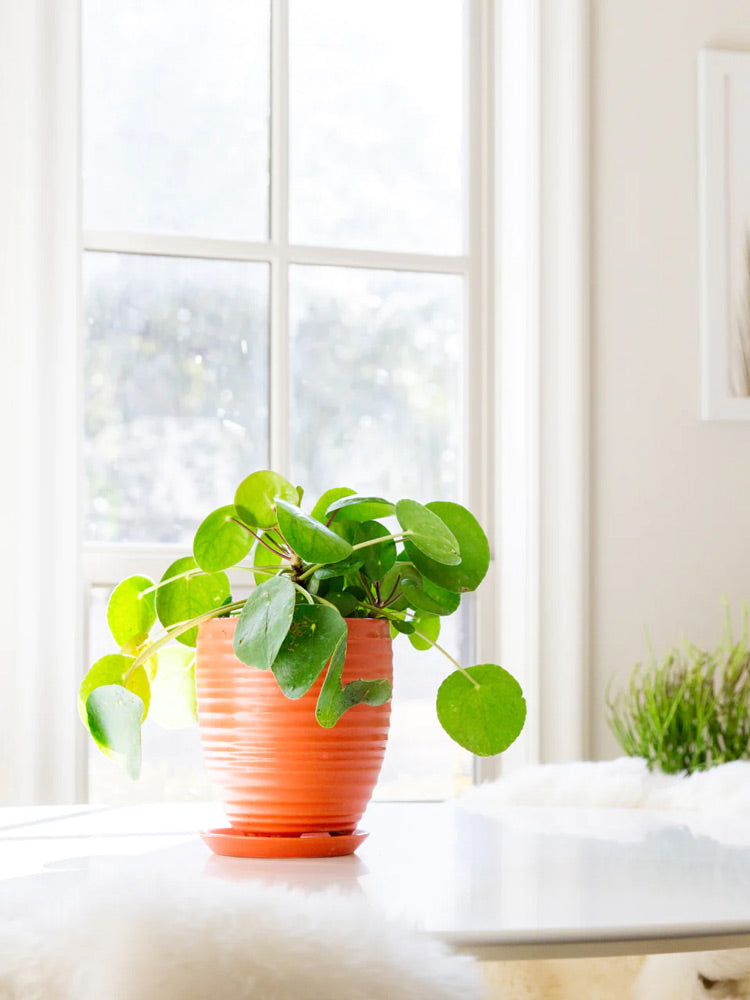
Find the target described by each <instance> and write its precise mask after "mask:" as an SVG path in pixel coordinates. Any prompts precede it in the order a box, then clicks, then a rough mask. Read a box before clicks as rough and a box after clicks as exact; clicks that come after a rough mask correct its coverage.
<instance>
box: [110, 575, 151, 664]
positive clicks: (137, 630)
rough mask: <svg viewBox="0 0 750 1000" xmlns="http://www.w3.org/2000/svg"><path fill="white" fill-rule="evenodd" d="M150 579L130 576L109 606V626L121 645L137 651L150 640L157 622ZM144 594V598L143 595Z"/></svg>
mask: <svg viewBox="0 0 750 1000" xmlns="http://www.w3.org/2000/svg"><path fill="white" fill-rule="evenodd" d="M153 585H154V583H153V580H149V578H148V577H147V576H129V577H128V578H127V580H123V581H122V583H118V585H117V586H116V587H115V589H114V590H113V591H112V595H111V597H110V599H109V603H108V604H107V624H108V625H109V630H110V632H111V633H112V636H113V637H114V640H115V642H116V643H117V645H118V646H119V647H120V648H121V649H122V648H123V647H129V648H130V647H134V648H137V647H138V646H140V645H141V643H142V642H145V640H146V639H147V638H148V634H149V632H150V631H151V629H152V627H153V625H154V622H155V621H156V611H155V610H154V592H153V590H151V592H150V593H148V594H143V591H144V590H149V589H150V588H151V587H153ZM141 595H142V596H141Z"/></svg>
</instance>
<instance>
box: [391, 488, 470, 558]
mask: <svg viewBox="0 0 750 1000" xmlns="http://www.w3.org/2000/svg"><path fill="white" fill-rule="evenodd" d="M396 517H397V518H398V523H399V524H400V525H401V527H402V528H403V529H404V531H405V532H406V533H407V534H408V536H409V537H408V540H409V541H410V542H411V543H412V545H414V546H416V548H418V549H419V551H420V552H422V553H424V555H426V556H427V557H428V558H430V559H434V560H435V561H436V562H439V563H442V564H443V565H445V566H457V565H458V564H459V563H460V562H461V552H460V550H459V547H458V541H457V539H456V536H455V535H454V534H453V532H452V531H451V530H450V528H448V527H447V525H446V524H444V523H443V521H441V519H440V518H439V517H438V515H437V514H435V513H433V512H432V511H431V510H428V509H427V508H426V507H423V506H422V504H421V503H417V501H416V500H399V502H398V503H397V504H396Z"/></svg>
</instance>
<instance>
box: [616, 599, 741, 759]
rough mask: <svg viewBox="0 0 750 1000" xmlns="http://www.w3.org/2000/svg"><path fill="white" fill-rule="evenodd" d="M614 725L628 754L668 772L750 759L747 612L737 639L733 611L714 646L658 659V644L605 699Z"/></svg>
mask: <svg viewBox="0 0 750 1000" xmlns="http://www.w3.org/2000/svg"><path fill="white" fill-rule="evenodd" d="M607 714H608V722H609V725H610V727H611V729H612V731H613V733H614V734H615V737H616V738H617V740H618V742H619V744H620V746H621V747H622V749H623V750H624V751H625V753H626V754H628V755H629V756H633V757H643V758H644V759H645V760H646V762H647V764H648V767H649V769H650V770H653V769H654V768H655V767H656V768H659V769H660V770H662V771H664V772H665V773H666V774H677V773H683V772H684V773H687V774H691V773H692V772H694V771H703V770H706V769H707V768H709V767H713V766H715V765H716V764H723V763H726V762H727V761H731V760H744V759H747V758H750V651H748V645H747V609H744V610H743V629H742V636H741V638H740V639H739V640H738V641H735V640H734V639H733V637H732V627H731V621H730V616H729V610H728V609H727V617H726V624H725V627H724V632H723V635H722V637H721V639H720V641H719V644H718V646H717V647H716V649H715V650H704V649H699V648H698V647H697V646H695V645H693V644H692V643H689V642H686V643H684V644H683V645H682V646H676V647H674V648H673V649H670V650H668V651H667V653H666V654H665V655H664V656H663V657H662V659H661V660H657V658H656V656H655V655H654V652H653V650H652V649H649V658H648V660H647V661H646V663H645V664H642V663H637V664H636V665H635V667H634V668H633V671H632V673H631V675H630V678H629V682H628V684H627V686H626V687H625V688H624V689H622V690H620V691H619V692H617V693H616V694H615V695H614V696H610V695H608V696H607Z"/></svg>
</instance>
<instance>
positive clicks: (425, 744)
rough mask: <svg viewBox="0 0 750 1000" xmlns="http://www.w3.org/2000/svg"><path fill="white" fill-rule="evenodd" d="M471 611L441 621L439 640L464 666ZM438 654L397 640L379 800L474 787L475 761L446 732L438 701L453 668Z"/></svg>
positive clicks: (431, 795) (432, 795)
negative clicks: (391, 701) (437, 711)
mask: <svg viewBox="0 0 750 1000" xmlns="http://www.w3.org/2000/svg"><path fill="white" fill-rule="evenodd" d="M470 619H471V608H470V605H469V604H468V603H467V600H466V597H464V600H463V602H462V605H461V608H460V609H459V610H458V611H457V612H456V613H455V614H453V615H451V617H450V618H444V619H443V620H442V626H441V630H440V637H439V639H438V642H439V643H440V645H441V646H442V647H443V648H444V649H445V650H447V651H448V652H449V653H450V654H451V656H453V657H455V658H456V659H458V660H459V662H461V663H463V664H464V665H469V664H470V663H471V662H473V661H472V654H471V645H470V636H469V632H470V628H469V624H470ZM454 669H455V668H454V666H453V664H452V663H451V662H450V660H448V659H447V658H446V657H445V656H443V654H442V653H439V652H438V651H437V650H434V649H432V650H427V651H424V652H420V651H419V650H416V649H414V647H413V646H412V645H411V643H410V642H409V640H408V639H407V637H406V636H405V635H399V636H396V638H395V639H394V640H393V708H392V713H391V731H390V734H389V736H388V747H387V749H386V753H385V760H384V762H383V770H382V772H381V774H380V780H379V781H378V787H377V789H376V790H375V796H374V797H375V798H376V799H444V798H450V797H451V796H453V795H456V794H458V793H459V792H460V791H462V790H463V789H465V788H466V787H467V786H468V785H470V784H471V780H472V757H471V754H470V753H468V751H466V750H462V749H461V748H460V747H459V746H457V745H456V744H455V743H454V742H453V740H452V739H450V737H449V736H448V735H447V733H446V732H445V731H444V730H443V728H442V726H441V725H440V723H439V722H438V720H437V713H436V710H435V699H436V697H437V690H438V688H439V687H440V684H441V682H442V681H443V680H445V678H446V677H447V676H448V674H450V673H452V672H453V670H454Z"/></svg>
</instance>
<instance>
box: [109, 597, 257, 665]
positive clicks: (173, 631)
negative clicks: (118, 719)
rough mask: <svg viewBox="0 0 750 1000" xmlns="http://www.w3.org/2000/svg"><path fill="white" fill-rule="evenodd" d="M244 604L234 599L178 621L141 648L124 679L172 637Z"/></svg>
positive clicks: (237, 609) (236, 609) (235, 609)
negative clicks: (188, 618)
mask: <svg viewBox="0 0 750 1000" xmlns="http://www.w3.org/2000/svg"><path fill="white" fill-rule="evenodd" d="M244 606H245V601H244V600H243V601H233V602H232V603H231V604H222V605H220V606H219V607H218V608H213V609H212V610H211V611H205V612H204V613H203V614H202V615H196V617H195V618H191V619H190V620H189V621H185V622H178V623H177V624H176V625H174V626H172V627H171V628H169V629H167V631H166V632H165V633H164V635H162V636H160V637H159V638H158V639H155V640H154V641H153V642H152V643H150V644H149V645H148V646H146V647H145V648H144V649H142V650H141V652H140V653H139V654H138V656H136V658H135V659H134V660H133V662H132V663H131V664H130V666H129V667H128V669H127V670H126V671H125V674H124V675H123V680H127V679H128V678H129V677H130V675H131V674H133V673H134V672H135V671H136V670H137V669H138V667H142V666H143V664H144V663H145V662H146V660H150V659H151V657H152V656H153V655H154V653H156V652H158V651H159V650H160V649H161V648H162V646H166V645H167V643H168V642H171V641H172V639H176V638H177V636H178V635H182V634H183V632H189V631H190V629H191V628H195V626H196V625H200V624H201V622H207V621H210V620H211V619H212V618H218V616H219V615H223V614H226V613H227V612H228V611H239V610H240V608H243V607H244Z"/></svg>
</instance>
